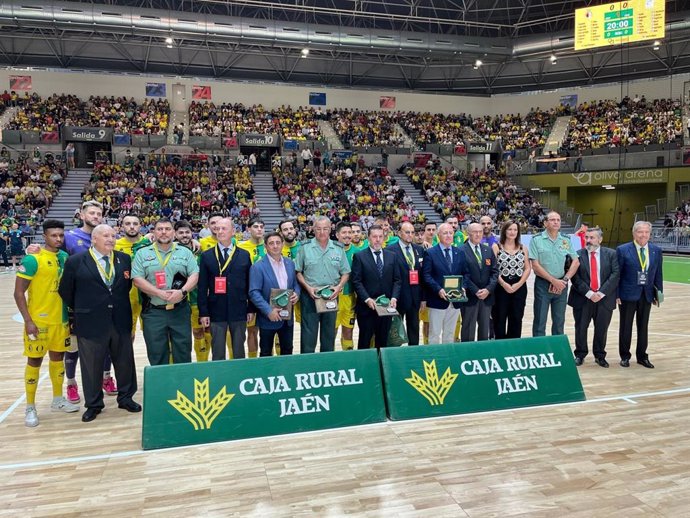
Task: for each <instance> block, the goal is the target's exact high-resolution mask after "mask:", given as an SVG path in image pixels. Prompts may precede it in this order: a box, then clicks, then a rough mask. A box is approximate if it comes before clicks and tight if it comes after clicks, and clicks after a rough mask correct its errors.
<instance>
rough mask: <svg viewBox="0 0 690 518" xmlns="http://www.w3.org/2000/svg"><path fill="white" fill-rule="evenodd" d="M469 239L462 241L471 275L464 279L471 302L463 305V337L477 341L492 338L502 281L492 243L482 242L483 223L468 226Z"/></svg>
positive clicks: (462, 248)
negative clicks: (493, 315) (493, 313)
mask: <svg viewBox="0 0 690 518" xmlns="http://www.w3.org/2000/svg"><path fill="white" fill-rule="evenodd" d="M467 230H468V237H469V239H468V240H467V241H465V244H464V245H462V247H461V250H462V251H463V253H464V254H465V261H466V262H467V275H466V276H465V278H464V279H463V281H464V284H465V291H466V292H467V302H466V303H465V304H464V307H463V308H462V327H461V328H460V340H461V341H462V342H474V339H475V334H476V338H477V340H488V339H489V329H490V328H491V306H493V305H494V291H495V290H496V284H497V283H498V268H497V266H496V256H495V255H494V252H493V250H492V249H491V248H489V245H487V244H485V243H482V238H483V237H484V229H483V227H482V225H481V224H479V223H471V224H470V225H469V227H468V229H467Z"/></svg>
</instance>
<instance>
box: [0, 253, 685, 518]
mask: <svg viewBox="0 0 690 518" xmlns="http://www.w3.org/2000/svg"><path fill="white" fill-rule="evenodd" d="M687 264H688V268H689V270H688V272H689V273H690V263H687ZM685 278H686V279H690V275H686V276H685ZM13 283H14V277H13V276H12V275H11V274H2V275H0V321H2V322H3V325H2V326H1V331H0V332H1V333H2V340H1V341H0V364H1V365H2V367H3V374H2V383H1V384H0V439H1V441H2V442H1V444H2V447H1V448H0V502H1V504H0V516H11V517H28V516H81V515H83V516H106V515H109V516H117V517H130V516H169V517H178V516H180V517H182V516H205V517H206V516H248V517H262V518H263V517H283V516H285V517H292V516H316V517H339V516H347V515H353V516H372V517H375V516H377V517H378V516H381V517H389V516H395V517H404V516H432V517H434V518H440V517H443V516H448V517H464V516H472V517H475V516H476V517H488V516H497V517H504V516H546V517H553V516H558V517H560V516H582V517H602V516H624V517H633V516H664V517H676V516H677V517H681V516H689V515H690V397H689V396H690V374H689V373H690V354H688V341H689V338H690V325H689V323H688V322H689V320H690V317H689V315H690V312H689V311H688V308H689V307H690V285H687V284H681V283H668V284H667V285H666V290H665V292H666V301H665V302H664V304H663V306H662V308H661V309H657V308H654V309H653V312H652V318H651V325H650V327H651V333H650V342H651V345H650V359H651V361H652V362H653V363H654V364H655V365H656V369H654V370H647V369H644V368H642V367H641V366H638V365H637V364H634V363H633V364H632V365H631V367H630V368H629V369H623V368H621V367H619V366H618V363H617V361H618V358H617V341H618V316H617V314H615V315H614V320H613V322H612V324H611V328H610V331H609V346H608V350H609V356H608V359H609V360H610V363H611V368H610V369H603V368H601V367H599V366H597V365H595V364H594V362H593V360H592V358H591V356H590V357H588V358H587V360H586V363H585V364H584V365H583V366H582V367H580V370H579V372H580V376H581V378H582V382H583V385H584V388H585V392H586V395H587V401H586V402H581V403H573V404H566V405H556V406H549V407H533V408H526V409H518V410H511V411H502V412H493V413H484V414H473V415H460V416H453V417H446V418H435V419H427V420H419V421H406V422H387V423H382V424H377V425H370V426H364V427H354V428H346V429H337V430H329V431H320V432H313V433H304V434H297V435H290V436H279V437H271V438H259V439H251V440H244V441H236V442H227V443H215V444H208V445H201V446H193V447H183V448H177V449H170V450H157V451H149V452H143V451H142V450H141V447H140V441H141V414H128V413H127V412H125V411H124V410H119V409H118V408H117V405H116V403H115V399H114V398H113V397H108V396H106V398H107V401H106V405H107V406H106V410H105V412H104V413H102V414H101V415H100V416H99V417H98V419H96V420H95V421H94V422H92V423H88V424H85V423H82V422H81V420H80V415H81V413H79V414H57V413H51V412H50V409H49V406H50V399H51V394H50V382H49V380H48V378H47V362H46V366H45V368H44V369H43V370H42V375H43V381H42V382H41V384H40V386H39V390H38V399H37V403H38V410H39V417H40V419H41V424H40V426H39V427H38V428H34V429H29V428H26V427H25V426H24V404H25V403H24V398H23V372H24V363H25V359H24V357H23V356H22V346H21V332H22V327H21V325H20V324H18V323H16V322H14V321H12V320H11V317H12V315H14V314H15V313H16V309H15V306H14V302H13V300H12V289H13ZM530 326H531V298H530V299H529V300H528V309H527V315H526V319H525V331H526V333H527V334H529V331H528V329H529V328H530ZM567 328H568V334H569V336H570V339H571V341H572V337H573V333H572V331H573V321H572V315H571V313H570V310H569V311H568V320H567ZM297 336H299V334H297ZM487 346H490V344H487ZM135 349H136V356H137V361H138V364H137V367H138V370H139V381H140V384H141V382H142V378H143V375H142V371H143V367H144V366H145V365H146V356H145V353H144V344H143V340H142V338H141V336H137V340H136V343H135ZM252 361H261V360H252ZM142 393H143V391H142V390H140V393H139V394H138V401H141V400H142V397H141V396H142ZM353 404H357V402H356V401H353Z"/></svg>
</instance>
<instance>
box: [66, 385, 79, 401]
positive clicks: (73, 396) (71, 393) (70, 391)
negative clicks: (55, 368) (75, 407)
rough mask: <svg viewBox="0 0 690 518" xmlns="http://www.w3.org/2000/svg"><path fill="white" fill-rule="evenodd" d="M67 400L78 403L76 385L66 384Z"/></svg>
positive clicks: (77, 388)
mask: <svg viewBox="0 0 690 518" xmlns="http://www.w3.org/2000/svg"><path fill="white" fill-rule="evenodd" d="M67 401H69V402H70V403H79V402H80V401H81V397H80V396H79V387H77V386H76V385H67Z"/></svg>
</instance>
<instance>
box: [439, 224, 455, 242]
mask: <svg viewBox="0 0 690 518" xmlns="http://www.w3.org/2000/svg"><path fill="white" fill-rule="evenodd" d="M454 234H455V230H454V229H453V225H451V224H450V223H442V224H441V225H439V227H438V242H439V243H441V245H443V246H444V247H449V246H451V245H452V244H453V236H454Z"/></svg>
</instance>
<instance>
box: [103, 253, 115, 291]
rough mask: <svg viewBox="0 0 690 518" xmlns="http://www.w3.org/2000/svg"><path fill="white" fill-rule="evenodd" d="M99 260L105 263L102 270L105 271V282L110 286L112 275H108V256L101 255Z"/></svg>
mask: <svg viewBox="0 0 690 518" xmlns="http://www.w3.org/2000/svg"><path fill="white" fill-rule="evenodd" d="M101 261H103V262H104V263H105V268H104V271H105V283H106V284H107V285H108V286H110V285H111V284H112V283H113V282H112V281H113V279H112V277H110V261H109V260H108V256H107V255H104V256H103V257H101Z"/></svg>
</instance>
